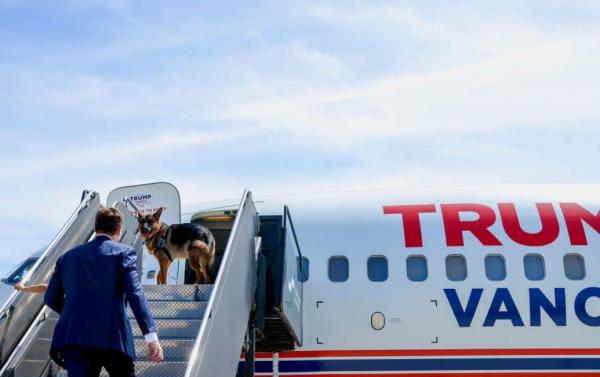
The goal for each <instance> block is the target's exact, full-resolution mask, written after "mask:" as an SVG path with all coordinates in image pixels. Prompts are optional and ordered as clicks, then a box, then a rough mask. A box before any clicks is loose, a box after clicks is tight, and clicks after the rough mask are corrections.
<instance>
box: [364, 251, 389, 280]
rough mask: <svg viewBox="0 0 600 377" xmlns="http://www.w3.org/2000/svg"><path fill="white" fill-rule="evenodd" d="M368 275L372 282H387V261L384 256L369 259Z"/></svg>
mask: <svg viewBox="0 0 600 377" xmlns="http://www.w3.org/2000/svg"><path fill="white" fill-rule="evenodd" d="M367 275H368V276H369V280H371V281H378V282H379V281H386V280H387V278H388V263H387V259H386V258H385V257H382V256H372V257H369V260H368V261H367Z"/></svg>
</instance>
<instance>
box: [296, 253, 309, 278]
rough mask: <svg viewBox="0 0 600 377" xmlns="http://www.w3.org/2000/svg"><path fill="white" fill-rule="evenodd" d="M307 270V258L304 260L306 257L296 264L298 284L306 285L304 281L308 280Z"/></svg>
mask: <svg viewBox="0 0 600 377" xmlns="http://www.w3.org/2000/svg"><path fill="white" fill-rule="evenodd" d="M308 268H309V262H308V258H306V257H302V258H300V261H299V263H298V280H300V283H306V281H307V280H308V276H309V275H308V270H309V269H308Z"/></svg>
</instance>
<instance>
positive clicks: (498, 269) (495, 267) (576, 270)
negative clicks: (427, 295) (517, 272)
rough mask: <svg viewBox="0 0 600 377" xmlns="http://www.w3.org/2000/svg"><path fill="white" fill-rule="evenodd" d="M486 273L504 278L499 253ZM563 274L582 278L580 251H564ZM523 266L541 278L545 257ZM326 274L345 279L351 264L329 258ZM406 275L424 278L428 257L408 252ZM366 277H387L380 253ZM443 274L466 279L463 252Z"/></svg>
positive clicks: (305, 273)
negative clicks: (578, 252)
mask: <svg viewBox="0 0 600 377" xmlns="http://www.w3.org/2000/svg"><path fill="white" fill-rule="evenodd" d="M484 264H485V276H486V277H487V278H488V279H489V280H491V281H501V280H504V279H506V262H505V260H504V257H503V256H501V255H495V254H490V255H487V256H486V257H485V263H484ZM563 266H564V272H565V276H566V277H567V279H569V280H582V279H583V278H584V277H585V261H584V259H583V256H581V255H579V254H566V255H565V256H564V257H563ZM523 269H524V273H525V277H526V278H527V279H528V280H533V281H536V280H543V279H544V278H545V277H546V268H545V264H544V258H543V257H542V256H541V255H539V254H527V255H525V257H524V258H523ZM327 273H328V277H329V280H330V281H332V282H338V283H339V282H344V281H346V280H348V277H349V275H350V263H349V261H348V258H346V257H345V256H333V257H331V258H329V262H328V266H327ZM298 275H299V280H300V281H301V282H306V281H307V280H308V278H309V261H308V259H307V258H305V257H302V260H301V263H300V264H299V272H298ZM406 276H407V278H408V279H409V280H410V281H415V282H421V281H425V280H427V277H428V269H427V258H426V257H425V256H424V255H411V256H409V257H407V258H406ZM367 277H368V278H369V280H370V281H373V282H383V281H386V280H387V278H388V261H387V258H386V257H384V256H381V255H373V256H371V257H369V259H368V260H367ZM446 277H447V278H448V280H450V281H463V280H465V279H466V278H467V260H466V258H465V257H464V255H460V254H452V255H448V256H447V257H446Z"/></svg>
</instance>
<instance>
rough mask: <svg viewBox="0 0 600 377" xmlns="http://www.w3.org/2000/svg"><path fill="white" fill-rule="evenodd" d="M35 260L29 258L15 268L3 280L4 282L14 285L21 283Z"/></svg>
mask: <svg viewBox="0 0 600 377" xmlns="http://www.w3.org/2000/svg"><path fill="white" fill-rule="evenodd" d="M36 261H37V258H29V259H27V260H26V261H24V262H23V263H21V264H20V265H19V266H18V267H17V268H15V269H14V270H13V271H12V272H11V273H10V274H9V275H8V276H7V277H6V278H5V279H4V281H5V282H6V283H8V284H11V285H15V284H17V283H18V282H20V281H21V279H23V278H24V277H25V275H27V273H28V272H29V270H30V269H31V267H33V265H34V264H35V262H36Z"/></svg>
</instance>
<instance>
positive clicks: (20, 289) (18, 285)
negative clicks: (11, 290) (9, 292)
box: [15, 282, 25, 291]
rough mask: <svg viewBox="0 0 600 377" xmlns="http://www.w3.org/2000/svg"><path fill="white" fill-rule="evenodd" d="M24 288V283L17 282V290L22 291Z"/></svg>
mask: <svg viewBox="0 0 600 377" xmlns="http://www.w3.org/2000/svg"><path fill="white" fill-rule="evenodd" d="M23 288H25V286H24V285H23V283H21V282H18V283H17V284H15V289H16V290H17V291H22V290H23Z"/></svg>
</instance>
